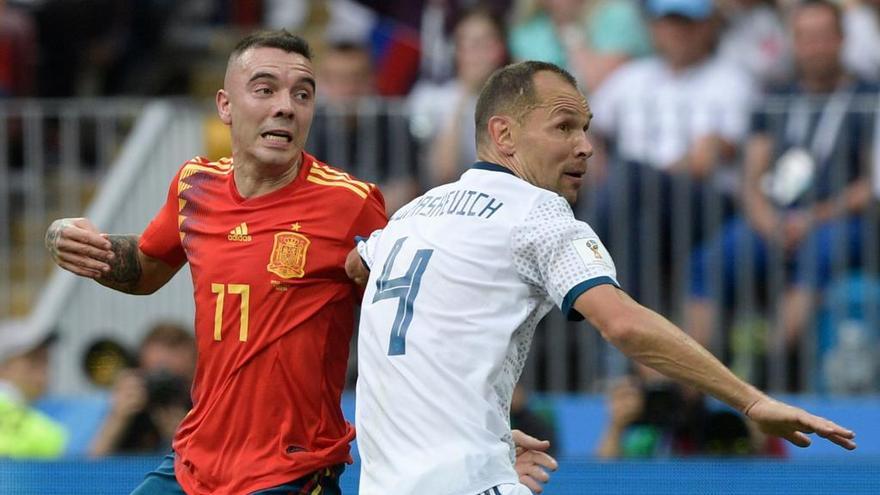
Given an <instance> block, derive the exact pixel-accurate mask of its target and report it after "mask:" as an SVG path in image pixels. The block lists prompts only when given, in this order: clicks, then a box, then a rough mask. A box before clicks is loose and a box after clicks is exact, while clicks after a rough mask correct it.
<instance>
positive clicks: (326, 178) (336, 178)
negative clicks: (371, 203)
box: [306, 162, 375, 199]
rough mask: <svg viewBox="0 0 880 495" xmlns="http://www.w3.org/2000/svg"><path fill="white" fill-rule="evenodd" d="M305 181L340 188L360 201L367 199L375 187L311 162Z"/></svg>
mask: <svg viewBox="0 0 880 495" xmlns="http://www.w3.org/2000/svg"><path fill="white" fill-rule="evenodd" d="M306 180H307V181H309V182H311V183H313V184H320V185H322V186H330V187H341V188H344V189H348V190H349V191H351V192H353V193H355V194H357V195H358V196H360V197H361V199H367V195H368V194H370V191H371V190H372V189H373V188H374V187H375V185H373V184H371V183H369V182H363V181H360V180H357V179H355V178H354V177H352V176H350V175H348V174H347V173H345V172H342V171H340V170H336V169H334V168H330V167H328V166H326V165H321V164H320V163H317V162H313V163H312V168H311V169H310V170H309V176H308V177H306Z"/></svg>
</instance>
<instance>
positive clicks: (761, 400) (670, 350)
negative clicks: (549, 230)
mask: <svg viewBox="0 0 880 495" xmlns="http://www.w3.org/2000/svg"><path fill="white" fill-rule="evenodd" d="M574 307H575V309H576V310H577V311H578V312H580V313H581V314H582V315H583V316H584V317H586V318H587V319H588V320H589V321H590V323H592V324H593V325H594V326H595V327H596V328H597V329H599V331H600V332H601V333H602V336H603V337H604V338H605V339H606V340H608V341H609V342H610V343H611V344H613V345H614V346H615V347H617V348H618V349H620V350H621V351H622V352H623V353H624V354H626V355H627V356H629V357H630V358H632V359H635V360H636V361H638V362H640V363H642V364H645V365H647V366H650V367H652V368H654V369H656V370H657V371H659V372H661V373H663V374H664V375H667V376H669V377H671V378H674V379H676V380H680V381H682V382H685V383H687V384H689V385H693V386H695V387H697V388H699V389H701V390H703V391H704V392H706V393H708V394H711V395H713V396H715V397H716V398H718V399H720V400H722V401H724V402H726V403H727V404H729V405H730V406H732V407H734V408H736V409H738V410H739V411H741V412H743V413H744V414H745V415H746V416H748V417H749V418H750V419H752V420H753V421H755V422H756V423H757V424H758V426H759V427H760V429H761V431H763V432H764V433H767V434H771V435H776V436H780V437H782V438H785V439H786V440H788V441H789V442H791V443H793V444H795V445H797V446H799V447H807V446H809V445H810V439H809V437H807V436H806V434H807V433H817V434H818V435H819V436H821V437H823V438H827V439H828V440H830V441H832V442H834V443H836V444H837V445H840V446H841V447H843V448H846V449H849V450H852V449H854V448H855V447H856V445H855V442H853V438H854V436H855V435H854V433H853V432H852V431H850V430H847V429H845V428H843V427H841V426H838V425H837V424H835V423H833V422H831V421H829V420H827V419H825V418H821V417H818V416H814V415H812V414H810V413H808V412H807V411H804V410H803V409H799V408H796V407H792V406H790V405H788V404H785V403H783V402H779V401H777V400H774V399H772V398H770V397H768V396H767V395H765V394H764V393H763V392H761V391H760V390H758V389H756V388H755V387H753V386H751V385H749V384H748V383H746V382H744V381H742V380H740V379H739V378H737V377H736V375H734V374H733V373H732V372H731V371H730V370H729V369H727V368H726V367H725V366H724V365H723V364H721V362H720V361H718V359H716V358H715V357H714V356H713V355H712V354H711V353H709V351H707V350H706V349H705V348H703V347H702V346H700V345H699V344H697V342H696V341H694V340H693V339H692V338H690V337H689V336H688V335H687V334H686V333H684V332H683V331H682V330H681V329H679V328H678V327H677V326H675V325H673V324H672V323H671V322H669V321H668V320H666V319H665V318H663V317H662V316H660V315H659V314H657V313H655V312H653V311H651V310H650V309H648V308H645V307H644V306H641V305H640V304H638V303H637V302H635V301H634V300H632V299H631V298H630V297H629V296H628V295H627V294H626V293H625V292H623V291H621V290H620V289H618V288H616V287H613V286H611V285H600V286H597V287H594V288H592V289H590V290H588V291H586V292H584V293H583V294H581V296H580V297H578V299H577V300H576V301H575V303H574Z"/></svg>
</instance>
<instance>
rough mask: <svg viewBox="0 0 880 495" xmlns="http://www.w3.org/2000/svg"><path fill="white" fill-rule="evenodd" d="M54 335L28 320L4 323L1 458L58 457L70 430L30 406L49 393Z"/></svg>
mask: <svg viewBox="0 0 880 495" xmlns="http://www.w3.org/2000/svg"><path fill="white" fill-rule="evenodd" d="M54 338H55V334H54V333H53V332H50V331H47V330H44V329H40V328H37V327H35V326H34V325H33V324H31V323H30V322H28V321H26V320H7V321H3V322H0V457H13V458H44V459H49V458H54V457H58V456H60V455H61V454H62V453H63V452H64V448H65V446H66V443H67V437H68V434H67V431H65V429H64V427H63V426H61V425H60V424H59V423H57V422H55V421H54V420H52V419H51V418H49V417H48V416H46V415H45V414H43V413H41V412H39V411H37V410H36V409H34V408H32V407H31V406H30V404H31V403H32V402H34V401H35V400H36V399H37V398H39V397H40V396H41V395H43V393H44V392H45V391H46V388H47V384H48V378H49V346H50V345H51V343H52V341H53V340H54Z"/></svg>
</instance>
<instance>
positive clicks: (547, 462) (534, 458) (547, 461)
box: [523, 450, 559, 472]
mask: <svg viewBox="0 0 880 495" xmlns="http://www.w3.org/2000/svg"><path fill="white" fill-rule="evenodd" d="M523 455H525V456H528V457H527V459H526V460H527V462H529V463H533V464H535V465H536V466H540V467H541V468H543V469H549V470H550V471H556V470H557V469H559V463H557V462H556V459H554V458H553V456H551V455H550V454H548V453H546V452H539V451H537V450H530V451H528V452H526V453H525V454H523ZM542 472H543V471H542Z"/></svg>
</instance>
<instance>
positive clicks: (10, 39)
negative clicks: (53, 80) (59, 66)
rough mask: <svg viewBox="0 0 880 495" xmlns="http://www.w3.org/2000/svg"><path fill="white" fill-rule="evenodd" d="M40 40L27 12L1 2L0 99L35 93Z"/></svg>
mask: <svg viewBox="0 0 880 495" xmlns="http://www.w3.org/2000/svg"><path fill="white" fill-rule="evenodd" d="M36 66H37V39H36V30H35V27H34V22H33V19H32V18H31V16H29V15H28V12H27V11H26V10H24V9H20V8H17V7H15V6H13V5H5V1H4V0H0V98H4V97H14V96H19V97H20V96H30V95H31V94H33V92H34V81H35V79H36V77H35V75H36Z"/></svg>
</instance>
